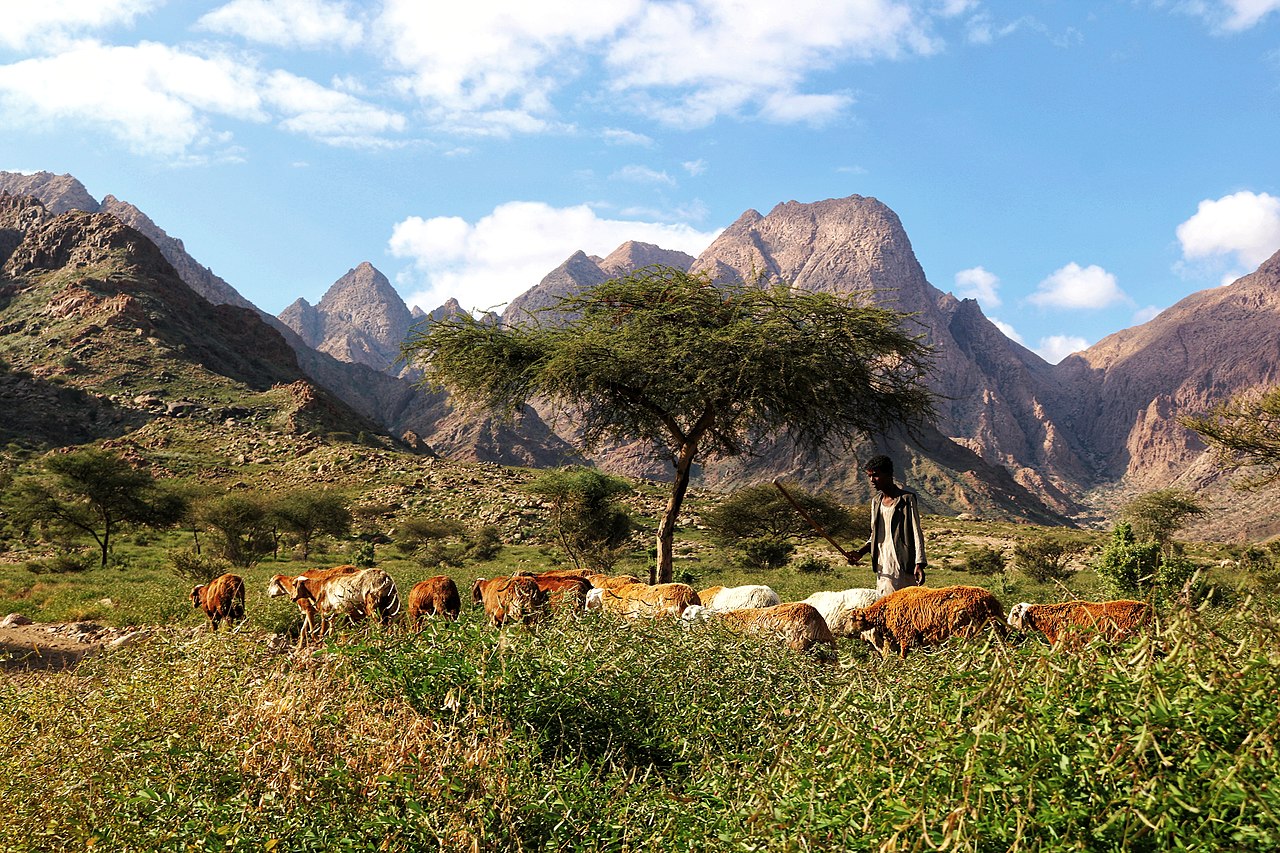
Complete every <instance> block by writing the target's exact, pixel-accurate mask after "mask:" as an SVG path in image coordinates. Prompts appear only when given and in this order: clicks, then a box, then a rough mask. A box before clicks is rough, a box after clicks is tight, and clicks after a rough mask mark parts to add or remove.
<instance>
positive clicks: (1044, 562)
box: [1013, 535, 1084, 583]
mask: <svg viewBox="0 0 1280 853" xmlns="http://www.w3.org/2000/svg"><path fill="white" fill-rule="evenodd" d="M1083 549H1084V546H1083V545H1081V544H1079V543H1075V542H1068V541H1066V540H1064V539H1061V538H1059V537H1055V536H1047V535H1046V536H1036V537H1033V538H1030V539H1022V540H1019V541H1018V543H1017V544H1016V545H1014V546H1013V566H1014V568H1016V569H1017V570H1018V571H1019V572H1021V573H1022V574H1023V575H1025V576H1026V577H1028V578H1030V579H1031V580H1033V581H1038V582H1040V583H1044V582H1046V581H1055V580H1058V581H1060V580H1066V579H1067V578H1069V577H1070V576H1071V575H1072V574H1073V572H1072V571H1071V569H1070V565H1069V564H1070V562H1071V558H1072V557H1074V556H1075V555H1077V554H1079V553H1080V552H1081V551H1082V550H1083Z"/></svg>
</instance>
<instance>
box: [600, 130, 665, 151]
mask: <svg viewBox="0 0 1280 853" xmlns="http://www.w3.org/2000/svg"><path fill="white" fill-rule="evenodd" d="M601 135H602V136H603V137H604V141H605V142H609V143H612V144H613V145H640V146H643V147H645V148H651V147H653V137H650V136H645V135H644V134H643V133H636V132H634V131H631V130H623V129H622V128H619V127H607V128H605V129H604V132H603V133H602V134H601Z"/></svg>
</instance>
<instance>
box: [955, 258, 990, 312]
mask: <svg viewBox="0 0 1280 853" xmlns="http://www.w3.org/2000/svg"><path fill="white" fill-rule="evenodd" d="M956 295H957V296H959V297H960V298H961V299H976V300H978V301H979V302H981V303H982V304H983V305H985V306H987V307H988V308H999V307H1000V279H999V277H997V276H996V275H995V274H994V273H991V272H988V271H987V270H986V269H983V268H982V267H970V268H969V269H967V270H960V272H958V273H956Z"/></svg>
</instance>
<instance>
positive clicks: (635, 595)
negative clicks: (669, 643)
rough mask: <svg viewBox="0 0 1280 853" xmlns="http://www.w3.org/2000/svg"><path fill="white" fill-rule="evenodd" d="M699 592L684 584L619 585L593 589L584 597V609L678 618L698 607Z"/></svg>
mask: <svg viewBox="0 0 1280 853" xmlns="http://www.w3.org/2000/svg"><path fill="white" fill-rule="evenodd" d="M701 603H702V602H701V600H700V599H699V598H698V593H697V592H695V591H694V589H693V587H691V586H689V585H688V584H684V583H660V584H656V585H655V586H649V584H647V583H628V584H622V585H621V586H618V587H616V588H614V589H601V588H599V587H596V588H594V589H592V590H591V592H589V593H588V594H587V608H588V609H589V610H601V609H603V610H604V612H606V613H612V614H613V615H615V616H626V617H628V618H631V619H634V618H637V617H646V618H649V619H657V618H659V617H662V616H672V617H675V618H679V617H680V615H681V614H682V613H684V610H685V608H686V607H688V606H689V605H691V604H701Z"/></svg>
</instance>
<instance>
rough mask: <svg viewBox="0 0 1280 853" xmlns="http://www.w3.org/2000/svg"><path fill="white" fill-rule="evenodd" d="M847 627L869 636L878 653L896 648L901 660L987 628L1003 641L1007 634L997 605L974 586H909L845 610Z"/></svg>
mask: <svg viewBox="0 0 1280 853" xmlns="http://www.w3.org/2000/svg"><path fill="white" fill-rule="evenodd" d="M845 625H846V626H847V628H848V630H849V631H851V632H854V633H863V632H867V631H870V632H872V634H871V637H872V642H873V644H874V645H875V646H876V647H877V648H879V649H880V651H881V653H883V654H886V655H887V654H888V653H889V652H890V651H891V650H894V649H896V650H897V651H898V652H899V653H900V654H901V655H902V656H903V657H906V655H907V652H909V651H911V649H913V648H916V647H917V646H936V645H941V644H942V643H944V642H946V641H947V640H948V639H949V638H951V637H957V636H958V637H975V636H977V635H978V634H980V633H981V632H982V630H983V629H984V628H985V627H986V626H987V625H991V627H992V628H994V629H995V630H996V632H997V633H998V634H1000V636H1002V637H1003V636H1004V635H1005V634H1006V632H1007V631H1008V628H1007V627H1006V626H1005V615H1004V608H1003V607H1001V606H1000V602H999V601H998V600H997V599H996V597H995V596H994V595H992V594H991V593H990V592H988V591H987V590H985V589H982V588H981V587H976V586H948V587H942V588H941V589H933V588H932V587H926V586H910V587H907V588H905V589H900V590H898V591H897V592H894V593H893V594H892V595H887V596H885V597H884V598H882V599H880V600H879V601H877V602H875V603H874V604H872V605H870V606H868V607H861V608H855V609H853V610H850V611H848V613H847V614H846V616H845ZM864 636H865V634H864Z"/></svg>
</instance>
